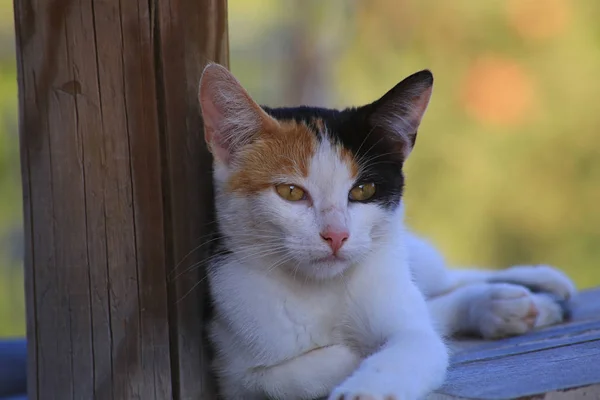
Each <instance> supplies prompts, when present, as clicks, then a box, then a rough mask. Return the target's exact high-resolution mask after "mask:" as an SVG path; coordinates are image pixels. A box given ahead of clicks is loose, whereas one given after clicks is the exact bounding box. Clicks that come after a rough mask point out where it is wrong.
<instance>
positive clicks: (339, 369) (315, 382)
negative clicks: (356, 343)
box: [222, 345, 361, 400]
mask: <svg viewBox="0 0 600 400" xmlns="http://www.w3.org/2000/svg"><path fill="white" fill-rule="evenodd" d="M360 361H361V357H360V356H359V355H358V354H357V353H355V352H353V351H352V350H350V349H349V348H348V347H346V346H342V345H332V346H327V347H322V348H318V349H315V350H312V351H309V352H308V353H305V354H302V355H300V356H298V357H294V358H292V359H289V360H286V361H284V362H282V363H280V364H277V365H272V366H268V367H255V368H252V369H251V370H249V371H246V372H245V373H244V375H243V378H242V379H239V377H233V376H232V380H231V382H223V384H222V391H223V395H224V398H225V399H227V400H246V399H247V400H254V399H256V400H262V399H264V398H265V397H267V398H269V399H281V400H312V399H317V398H320V397H326V396H327V395H328V394H329V393H330V392H331V391H332V390H333V389H334V388H335V387H336V386H337V385H339V384H340V383H341V382H342V381H343V380H344V379H345V378H347V377H348V376H349V375H350V374H351V373H352V371H354V370H355V369H356V367H358V365H359V363H360ZM240 386H242V387H240Z"/></svg>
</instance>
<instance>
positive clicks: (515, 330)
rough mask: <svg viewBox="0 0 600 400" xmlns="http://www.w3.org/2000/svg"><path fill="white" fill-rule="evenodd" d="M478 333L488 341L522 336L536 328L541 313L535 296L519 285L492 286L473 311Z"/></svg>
mask: <svg viewBox="0 0 600 400" xmlns="http://www.w3.org/2000/svg"><path fill="white" fill-rule="evenodd" d="M470 313H471V318H472V320H474V321H475V323H476V325H477V330H478V331H479V332H480V333H481V335H482V336H483V337H484V338H486V339H496V338H500V337H505V336H513V335H519V334H523V333H525V332H528V331H530V330H531V329H533V328H534V327H535V325H536V321H537V318H538V316H539V314H540V310H539V308H538V306H537V304H536V302H535V300H534V296H533V294H532V293H531V292H530V291H529V290H528V289H527V288H525V287H523V286H519V285H512V284H505V283H496V284H490V285H489V286H488V288H487V290H486V291H485V292H483V293H482V294H481V296H480V298H478V299H476V300H475V301H474V302H473V303H472V306H471V308H470Z"/></svg>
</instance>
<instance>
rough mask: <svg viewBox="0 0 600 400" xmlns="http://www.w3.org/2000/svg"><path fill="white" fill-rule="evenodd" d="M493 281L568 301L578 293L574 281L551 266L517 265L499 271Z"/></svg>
mask: <svg viewBox="0 0 600 400" xmlns="http://www.w3.org/2000/svg"><path fill="white" fill-rule="evenodd" d="M492 281H496V282H506V283H515V284H518V285H523V286H527V287H528V288H529V289H531V290H532V291H534V292H547V293H551V294H554V295H555V296H558V297H559V299H561V300H568V299H569V298H571V297H572V296H573V295H574V294H575V292H576V288H575V285H574V284H573V281H572V280H571V279H570V278H569V277H568V276H567V275H566V274H565V273H564V272H562V271H561V270H559V269H557V268H554V267H551V266H549V265H516V266H514V267H511V268H507V269H505V270H503V271H499V272H498V274H497V277H495V278H494V279H493V280H492Z"/></svg>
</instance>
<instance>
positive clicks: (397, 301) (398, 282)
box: [329, 256, 448, 400]
mask: <svg viewBox="0 0 600 400" xmlns="http://www.w3.org/2000/svg"><path fill="white" fill-rule="evenodd" d="M398 259H401V257H395V256H392V257H390V258H389V259H387V260H381V259H374V260H372V263H371V264H370V265H369V268H362V269H359V270H357V271H356V272H355V275H354V276H353V277H352V278H351V279H350V281H349V282H348V285H347V288H348V296H349V301H350V303H349V307H348V320H347V321H346V323H344V324H343V327H344V337H345V338H346V339H347V340H349V341H350V342H351V343H353V344H355V345H356V346H357V348H360V349H361V352H362V353H364V354H365V355H366V356H367V357H366V358H365V359H364V361H363V362H362V363H361V364H360V366H359V367H358V369H357V370H356V371H355V372H354V373H353V374H352V375H351V376H350V377H349V378H348V379H346V380H345V381H344V382H343V383H342V384H341V385H340V386H338V387H337V388H336V389H335V390H334V391H333V393H332V394H331V395H330V397H329V400H416V399H421V398H423V397H424V396H425V395H426V394H428V393H430V392H431V391H433V390H435V389H436V388H437V387H439V386H440V385H441V384H442V383H443V380H444V377H445V372H446V368H447V365H448V352H447V349H446V347H445V344H444V342H443V341H442V339H441V337H440V336H439V334H438V332H436V330H435V329H434V326H433V323H432V321H431V317H430V314H429V312H428V310H427V305H426V302H425V299H424V297H423V295H422V293H421V292H420V291H419V290H418V288H417V287H416V285H415V284H414V282H413V281H412V279H411V277H410V272H409V271H408V266H406V265H396V264H395V263H396V262H397V260H398ZM383 264H385V266H383ZM380 267H381V268H380Z"/></svg>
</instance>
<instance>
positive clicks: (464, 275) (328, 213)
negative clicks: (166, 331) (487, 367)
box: [199, 64, 575, 400]
mask: <svg viewBox="0 0 600 400" xmlns="http://www.w3.org/2000/svg"><path fill="white" fill-rule="evenodd" d="M432 88H433V75H432V74H431V72H430V71H428V70H424V71H421V72H417V73H415V74H413V75H411V76H409V77H408V78H406V79H404V80H403V81H401V82H400V83H398V84H397V85H396V86H395V87H394V88H392V89H391V90H390V91H388V92H387V93H386V94H385V95H383V96H382V97H381V98H380V99H378V100H376V101H375V102H373V103H371V104H368V105H365V106H362V107H356V108H348V109H345V110H341V111H338V110H332V109H325V108H314V107H306V106H303V107H297V108H269V107H264V106H260V105H258V104H257V103H256V102H255V101H254V100H253V99H252V98H251V97H250V95H249V94H248V92H246V90H245V89H243V87H242V86H241V85H240V83H239V82H238V81H237V80H236V78H235V77H234V76H233V75H232V74H231V73H230V72H229V71H228V70H227V69H226V68H225V67H223V66H220V65H218V64H209V65H207V66H206V67H205V70H204V72H203V74H202V77H201V80H200V89H199V102H200V107H201V112H202V115H203V120H204V132H205V139H206V142H207V145H208V148H209V149H210V151H211V153H212V155H213V180H214V187H215V207H216V215H217V223H218V231H219V233H218V234H219V237H218V238H219V245H218V246H217V247H216V249H215V250H214V251H215V253H214V254H213V256H212V257H211V259H210V260H211V261H210V263H209V264H210V265H209V266H208V268H207V273H208V280H209V287H210V295H211V298H212V303H213V308H214V311H213V313H214V316H213V318H212V321H211V322H210V326H209V337H210V340H211V343H212V345H213V348H214V350H215V357H214V358H215V360H214V371H215V374H216V377H217V381H218V385H219V391H220V394H221V396H222V397H223V398H225V399H227V400H237V399H244V400H253V399H264V398H270V399H286V400H291V399H316V398H320V397H325V398H328V399H329V400H400V399H401V400H414V399H419V398H422V397H423V396H425V395H427V394H428V393H430V392H432V391H434V390H435V389H436V388H438V387H439V386H440V385H441V384H442V383H443V381H444V378H445V374H446V370H447V367H448V363H449V350H448V345H447V340H446V338H447V337H449V336H452V335H456V334H476V335H479V336H482V337H484V338H498V337H503V336H509V335H515V334H521V333H525V332H527V331H530V330H532V329H534V328H535V327H539V326H545V325H549V324H554V323H557V322H560V321H562V320H563V318H564V312H563V308H562V306H561V302H562V301H563V300H566V299H568V298H569V297H571V296H572V295H573V294H574V293H575V287H574V285H573V283H572V282H571V281H570V280H569V278H568V277H567V276H566V275H565V274H563V273H562V272H560V271H559V270H557V269H554V268H552V267H549V266H516V267H512V268H508V269H506V270H500V271H483V270H467V269H463V270H452V269H448V268H447V267H446V266H445V263H444V260H443V258H442V256H441V255H440V254H439V253H438V252H437V251H436V250H435V249H434V247H433V246H431V245H430V244H429V243H428V242H427V241H426V240H424V239H422V238H420V237H418V236H416V235H415V234H412V233H411V232H410V231H409V230H408V229H406V228H405V226H404V224H403V214H404V205H403V202H402V194H403V189H404V175H403V173H402V167H403V164H404V162H405V160H406V159H407V157H408V155H409V154H410V152H411V150H412V149H413V147H414V145H415V139H416V135H417V130H418V127H419V124H420V122H421V119H422V117H423V115H424V113H425V110H426V109H427V106H428V104H429V100H430V97H431V93H432ZM530 288H532V289H530Z"/></svg>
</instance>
